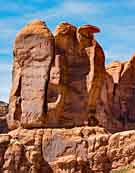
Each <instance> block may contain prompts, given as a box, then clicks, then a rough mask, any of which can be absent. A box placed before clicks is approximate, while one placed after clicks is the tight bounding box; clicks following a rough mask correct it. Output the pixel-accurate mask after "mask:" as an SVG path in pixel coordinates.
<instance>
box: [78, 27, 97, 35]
mask: <svg viewBox="0 0 135 173" xmlns="http://www.w3.org/2000/svg"><path fill="white" fill-rule="evenodd" d="M78 32H79V33H80V34H81V32H89V33H92V34H93V33H98V32H100V29H99V28H98V27H96V26H93V25H83V26H80V27H79V28H78Z"/></svg>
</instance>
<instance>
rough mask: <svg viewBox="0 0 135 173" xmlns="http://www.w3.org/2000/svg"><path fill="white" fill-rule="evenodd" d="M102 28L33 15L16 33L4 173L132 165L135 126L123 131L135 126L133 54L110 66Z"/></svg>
mask: <svg viewBox="0 0 135 173" xmlns="http://www.w3.org/2000/svg"><path fill="white" fill-rule="evenodd" d="M97 32H100V29H99V28H97V27H95V26H92V25H83V26H81V27H79V28H76V27H75V26H73V25H71V24H69V23H66V22H64V23H61V24H60V25H58V26H57V27H56V30H55V34H54V36H53V34H52V33H51V32H50V31H49V29H48V28H47V26H46V24H45V23H44V22H42V21H39V20H36V21H33V22H31V23H30V24H28V25H26V26H25V27H24V28H23V29H22V30H21V31H20V32H19V33H18V34H17V37H16V40H15V44H14V62H13V82H12V89H11V94H10V101H9V111H8V113H7V108H6V109H4V110H6V111H5V112H4V114H2V116H3V115H5V114H7V122H8V127H9V129H11V130H12V131H9V132H8V133H7V134H1V135H0V172H1V173H28V172H30V173H39V172H40V173H109V172H110V173H111V171H113V172H114V171H115V170H118V169H119V168H122V167H123V169H125V168H124V167H125V166H126V167H127V168H128V167H129V168H130V167H132V168H133V169H134V166H135V131H134V130H132V131H125V132H118V131H122V130H125V129H126V130H128V129H134V127H135V106H134V105H135V92H134V91H135V83H134V81H135V56H133V57H132V58H131V59H130V60H129V61H128V62H113V63H112V64H111V65H107V66H106V67H105V64H104V62H105V55H104V52H103V49H102V47H101V46H100V44H99V43H98V42H97V41H96V39H95V38H94V33H97ZM2 108H3V107H2ZM0 111H1V107H0ZM2 112H3V110H2ZM0 125H1V124H0ZM77 126H80V127H77ZM90 126H92V127H90ZM94 126H95V127H94ZM99 126H100V127H99ZM101 126H102V127H103V128H101ZM0 127H1V126H0ZM0 129H1V128H0ZM13 129H14V130H13ZM106 129H107V130H106ZM111 132H118V133H115V134H111ZM130 170H131V169H130Z"/></svg>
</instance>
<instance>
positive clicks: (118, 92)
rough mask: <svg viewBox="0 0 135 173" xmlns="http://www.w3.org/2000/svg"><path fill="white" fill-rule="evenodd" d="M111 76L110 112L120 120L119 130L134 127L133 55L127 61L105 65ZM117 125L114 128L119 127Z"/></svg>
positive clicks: (134, 83)
mask: <svg viewBox="0 0 135 173" xmlns="http://www.w3.org/2000/svg"><path fill="white" fill-rule="evenodd" d="M107 72H108V73H109V74H110V75H111V76H112V77H113V82H114V87H113V100H112V114H113V115H114V117H115V119H117V121H119V122H120V124H121V127H122V128H121V130H127V129H134V127H135V106H134V105H135V75H134V74H135V56H134V55H133V56H132V57H131V59H130V60H129V61H127V62H113V63H112V64H110V65H108V66H107ZM120 124H119V125H117V127H116V130H118V128H119V127H120Z"/></svg>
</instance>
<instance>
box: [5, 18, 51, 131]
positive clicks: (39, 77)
mask: <svg viewBox="0 0 135 173" xmlns="http://www.w3.org/2000/svg"><path fill="white" fill-rule="evenodd" d="M53 59H54V38H53V36H52V34H51V32H50V31H49V29H48V28H47V26H46V25H45V23H44V22H42V21H38V20H35V21H33V22H31V23H30V24H28V25H26V26H25V27H24V28H23V29H22V30H21V31H20V32H19V33H18V34H17V37H16V40H15V44H14V64H13V83H12V90H11V94H10V102H9V113H8V116H7V120H8V126H9V128H10V129H14V128H17V127H19V126H20V125H22V126H23V127H27V128H31V127H42V126H44V123H45V117H46V112H47V101H46V100H47V86H48V80H49V72H50V68H51V63H52V61H53Z"/></svg>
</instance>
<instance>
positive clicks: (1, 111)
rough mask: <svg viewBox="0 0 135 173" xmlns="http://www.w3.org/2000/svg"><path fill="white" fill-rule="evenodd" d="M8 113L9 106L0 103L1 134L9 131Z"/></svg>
mask: <svg viewBox="0 0 135 173" xmlns="http://www.w3.org/2000/svg"><path fill="white" fill-rule="evenodd" d="M7 113H8V104H7V103H5V102H3V101H0V133H5V132H7V131H8V126H7V121H6V114H7Z"/></svg>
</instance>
